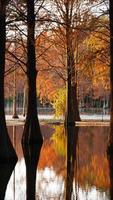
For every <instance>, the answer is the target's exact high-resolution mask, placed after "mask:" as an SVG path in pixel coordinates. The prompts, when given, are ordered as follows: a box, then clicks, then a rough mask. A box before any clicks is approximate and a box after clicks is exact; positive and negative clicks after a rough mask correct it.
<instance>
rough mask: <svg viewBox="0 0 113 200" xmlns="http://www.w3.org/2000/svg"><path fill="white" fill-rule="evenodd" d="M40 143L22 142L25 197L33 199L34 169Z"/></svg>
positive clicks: (28, 199) (37, 159) (36, 163)
mask: <svg viewBox="0 0 113 200" xmlns="http://www.w3.org/2000/svg"><path fill="white" fill-rule="evenodd" d="M41 147H42V143H41V144H37V145H36V144H33V145H32V144H30V145H27V144H22V149H23V154H24V158H25V164H26V188H27V189H26V199H27V200H35V184H36V171H37V165H38V161H39V156H40V150H41Z"/></svg>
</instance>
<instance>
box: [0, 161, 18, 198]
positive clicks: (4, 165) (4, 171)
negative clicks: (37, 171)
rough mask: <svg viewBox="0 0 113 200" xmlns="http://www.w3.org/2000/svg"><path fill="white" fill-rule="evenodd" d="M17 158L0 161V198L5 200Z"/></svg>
mask: <svg viewBox="0 0 113 200" xmlns="http://www.w3.org/2000/svg"><path fill="white" fill-rule="evenodd" d="M16 162H17V160H11V161H2V162H0V200H4V197H5V191H6V188H7V184H8V181H9V179H10V176H11V174H12V172H13V170H14V168H15V165H16Z"/></svg>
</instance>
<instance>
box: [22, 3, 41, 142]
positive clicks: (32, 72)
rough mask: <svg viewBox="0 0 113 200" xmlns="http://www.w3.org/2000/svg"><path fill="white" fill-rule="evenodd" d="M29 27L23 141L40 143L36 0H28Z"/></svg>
mask: <svg viewBox="0 0 113 200" xmlns="http://www.w3.org/2000/svg"><path fill="white" fill-rule="evenodd" d="M27 28H28V36H27V78H28V106H27V116H26V122H25V126H24V132H23V137H22V142H23V143H37V142H38V143H39V142H42V140H43V139H42V135H41V131H40V126H39V120H38V116H37V95H36V77H37V71H36V57H35V36H34V35H35V14H34V0H32V1H31V0H27Z"/></svg>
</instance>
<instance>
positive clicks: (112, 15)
mask: <svg viewBox="0 0 113 200" xmlns="http://www.w3.org/2000/svg"><path fill="white" fill-rule="evenodd" d="M109 7H110V9H109V16H110V17H109V18H110V135H109V145H108V154H112V153H113V1H112V0H109Z"/></svg>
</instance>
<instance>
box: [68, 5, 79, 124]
mask: <svg viewBox="0 0 113 200" xmlns="http://www.w3.org/2000/svg"><path fill="white" fill-rule="evenodd" d="M66 8H67V12H66V13H67V15H66V16H67V17H66V18H67V19H66V22H67V26H66V42H67V111H66V112H67V116H66V117H67V119H66V124H67V125H74V124H75V121H80V116H79V108H78V100H77V80H76V76H75V58H74V50H73V46H72V43H73V41H72V38H71V36H72V30H71V27H70V20H69V14H68V12H69V11H68V2H67V6H66Z"/></svg>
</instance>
